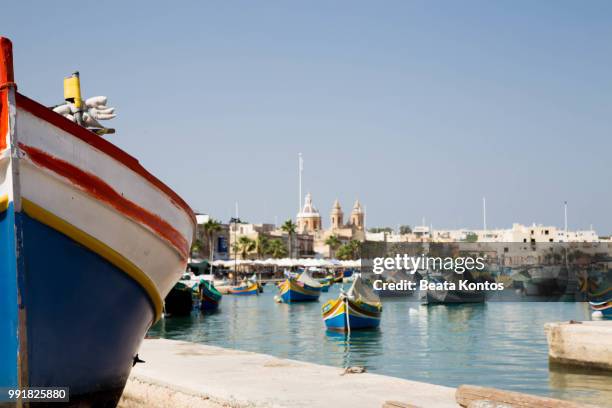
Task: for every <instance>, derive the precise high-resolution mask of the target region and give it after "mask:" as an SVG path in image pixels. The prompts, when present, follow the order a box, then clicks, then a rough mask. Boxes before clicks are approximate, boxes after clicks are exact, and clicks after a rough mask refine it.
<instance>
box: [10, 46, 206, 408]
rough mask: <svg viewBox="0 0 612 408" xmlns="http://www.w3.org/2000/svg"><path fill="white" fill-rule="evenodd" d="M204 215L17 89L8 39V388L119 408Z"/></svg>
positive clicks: (110, 147)
mask: <svg viewBox="0 0 612 408" xmlns="http://www.w3.org/2000/svg"><path fill="white" fill-rule="evenodd" d="M194 229H195V217H194V214H193V212H192V210H191V208H189V206H188V205H187V204H186V203H185V202H184V201H183V200H182V199H181V198H180V197H179V196H178V195H177V194H176V193H174V192H173V191H172V190H171V189H170V188H168V187H167V186H166V185H164V184H163V183H162V182H161V181H159V180H158V179H157V178H155V177H154V176H153V175H152V174H150V173H149V172H147V171H146V170H145V169H144V168H143V167H142V166H141V165H140V164H139V163H138V160H136V159H135V158H134V157H132V156H130V155H128V154H127V153H125V152H124V151H122V150H121V149H119V148H118V147H116V146H114V145H113V144H111V143H110V142H108V141H106V140H105V139H103V138H101V137H100V136H98V135H96V134H94V133H93V132H91V131H89V130H87V129H86V128H84V127H81V126H79V125H77V124H76V123H74V122H72V121H70V120H69V119H66V118H65V117H63V116H61V115H59V114H57V113H55V112H53V111H52V110H50V109H48V108H47V107H45V106H43V105H41V104H39V103H38V102H35V101H34V100H32V99H29V98H27V97H25V96H23V95H21V94H19V93H17V87H16V85H15V82H14V77H13V65H12V46H11V43H10V41H9V40H8V39H6V38H2V37H0V293H1V296H0V310H1V311H2V319H0V384H2V387H8V388H11V389H15V388H21V389H24V388H27V387H51V386H56V387H57V386H62V387H69V388H70V404H71V406H109V407H110V406H113V407H114V406H115V405H116V404H117V402H118V400H119V397H120V396H121V393H122V391H123V387H124V385H125V382H126V380H127V378H128V376H129V374H130V370H131V369H132V366H133V364H134V363H135V362H136V361H137V358H136V355H137V352H138V348H139V346H140V343H141V341H142V340H143V338H144V336H145V333H146V332H147V330H148V329H149V327H151V325H152V324H153V323H155V322H156V321H157V320H158V319H159V318H160V316H161V314H162V309H163V299H164V297H165V296H166V294H167V293H168V292H169V291H170V289H171V288H172V287H173V286H174V284H175V282H176V281H177V280H178V279H179V278H180V277H181V275H182V273H183V271H184V270H185V268H186V265H187V258H188V255H189V249H190V246H191V240H192V237H193V234H194Z"/></svg>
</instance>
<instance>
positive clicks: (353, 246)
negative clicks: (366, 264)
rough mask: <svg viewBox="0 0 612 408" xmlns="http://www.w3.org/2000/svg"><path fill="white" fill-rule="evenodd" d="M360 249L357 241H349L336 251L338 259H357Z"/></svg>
mask: <svg viewBox="0 0 612 408" xmlns="http://www.w3.org/2000/svg"><path fill="white" fill-rule="evenodd" d="M360 249H361V244H360V243H359V241H356V240H354V239H351V240H350V241H349V242H347V243H346V244H344V245H342V246H341V247H340V248H339V249H338V254H337V255H338V258H340V259H344V260H348V259H358V258H359V253H360Z"/></svg>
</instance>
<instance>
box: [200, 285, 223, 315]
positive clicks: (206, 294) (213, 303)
mask: <svg viewBox="0 0 612 408" xmlns="http://www.w3.org/2000/svg"><path fill="white" fill-rule="evenodd" d="M211 285H212V284H211ZM200 291H201V295H200V310H204V311H208V312H212V311H215V310H217V309H218V308H219V303H221V298H222V297H221V295H220V294H217V293H214V292H212V291H211V290H210V289H209V288H208V286H206V284H205V283H201V284H200Z"/></svg>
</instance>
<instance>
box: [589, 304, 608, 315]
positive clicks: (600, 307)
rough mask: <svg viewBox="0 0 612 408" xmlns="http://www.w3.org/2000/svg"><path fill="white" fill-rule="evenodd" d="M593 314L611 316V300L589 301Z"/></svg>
mask: <svg viewBox="0 0 612 408" xmlns="http://www.w3.org/2000/svg"><path fill="white" fill-rule="evenodd" d="M589 306H590V307H591V310H592V311H593V316H601V317H607V318H610V317H612V300H608V301H603V302H589Z"/></svg>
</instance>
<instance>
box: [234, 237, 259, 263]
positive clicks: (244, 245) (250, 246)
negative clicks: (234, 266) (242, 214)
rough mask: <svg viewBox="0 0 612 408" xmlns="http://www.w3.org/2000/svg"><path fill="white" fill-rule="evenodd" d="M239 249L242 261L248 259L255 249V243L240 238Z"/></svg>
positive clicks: (247, 238)
mask: <svg viewBox="0 0 612 408" xmlns="http://www.w3.org/2000/svg"><path fill="white" fill-rule="evenodd" d="M237 249H238V251H240V256H241V257H242V259H246V257H247V255H248V254H249V252H251V251H253V250H254V249H255V241H253V240H252V239H251V238H249V237H246V236H244V235H243V236H241V237H240V238H238V243H237Z"/></svg>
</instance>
